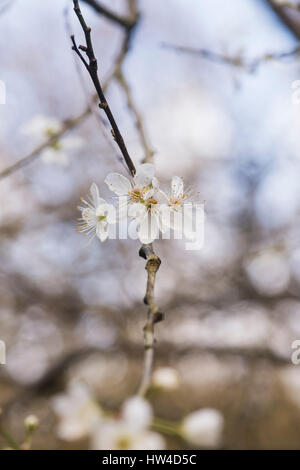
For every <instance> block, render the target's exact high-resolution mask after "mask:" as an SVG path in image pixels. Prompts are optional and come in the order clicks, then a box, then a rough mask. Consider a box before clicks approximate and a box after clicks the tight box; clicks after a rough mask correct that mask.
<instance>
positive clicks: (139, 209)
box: [105, 163, 168, 243]
mask: <svg viewBox="0 0 300 470" xmlns="http://www.w3.org/2000/svg"><path fill="white" fill-rule="evenodd" d="M154 172H155V170H154V166H153V165H152V164H150V163H144V164H142V165H140V166H139V167H138V168H137V171H136V174H135V176H134V178H132V179H128V178H126V177H125V176H123V175H120V174H119V173H110V174H109V175H107V177H106V178H105V183H106V184H107V185H108V187H109V189H110V190H111V191H113V192H114V193H115V194H116V195H117V196H123V197H124V198H125V200H124V202H122V203H121V205H120V207H119V210H120V215H121V217H123V216H129V217H130V218H131V219H134V220H135V221H136V223H137V233H138V237H139V239H140V241H141V243H151V242H152V241H153V240H155V239H156V238H158V235H159V230H163V225H162V223H161V215H160V207H161V204H166V203H167V202H168V200H167V197H166V195H165V194H164V192H163V191H161V190H160V188H159V182H158V180H157V178H155V176H154Z"/></svg>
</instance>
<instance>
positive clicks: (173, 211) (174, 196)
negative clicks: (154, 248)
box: [160, 176, 195, 238]
mask: <svg viewBox="0 0 300 470" xmlns="http://www.w3.org/2000/svg"><path fill="white" fill-rule="evenodd" d="M166 198H167V204H164V205H163V206H162V207H161V210H160V212H161V218H162V219H161V220H162V224H163V225H164V226H165V227H168V228H171V229H173V230H176V231H179V232H183V233H184V235H185V236H186V237H187V238H194V235H195V234H194V233H193V232H192V227H193V223H192V222H193V221H192V217H193V213H192V211H191V208H192V203H193V195H192V193H191V191H190V190H189V191H184V183H183V180H182V178H180V177H179V176H173V178H172V180H171V191H170V193H168V194H166ZM188 203H189V209H190V210H187V204H188Z"/></svg>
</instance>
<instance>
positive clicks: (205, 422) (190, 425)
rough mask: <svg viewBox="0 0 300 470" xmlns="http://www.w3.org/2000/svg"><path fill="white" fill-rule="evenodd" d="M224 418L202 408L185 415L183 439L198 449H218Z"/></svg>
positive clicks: (212, 410) (215, 411)
mask: <svg viewBox="0 0 300 470" xmlns="http://www.w3.org/2000/svg"><path fill="white" fill-rule="evenodd" d="M223 427H224V418H223V416H222V415H221V413H220V412H219V411H217V410H215V409H211V408H204V409H202V410H198V411H194V412H193V413H190V414H189V415H187V416H186V417H185V418H184V420H183V423H182V427H181V429H182V435H183V437H184V438H185V439H186V440H187V441H189V442H191V443H192V444H195V445H197V446H199V447H218V446H219V445H220V442H221V438H222V432H223Z"/></svg>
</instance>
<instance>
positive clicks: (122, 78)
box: [115, 67, 154, 163]
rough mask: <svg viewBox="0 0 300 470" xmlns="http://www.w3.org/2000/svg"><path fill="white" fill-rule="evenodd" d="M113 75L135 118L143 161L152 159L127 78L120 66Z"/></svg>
mask: <svg viewBox="0 0 300 470" xmlns="http://www.w3.org/2000/svg"><path fill="white" fill-rule="evenodd" d="M115 77H116V79H117V80H118V82H119V84H120V86H121V87H122V88H123V90H124V93H125V95H126V100H127V106H128V108H129V109H130V110H131V112H132V114H133V115H134V118H135V124H136V127H137V130H138V132H139V135H140V139H141V144H142V146H143V149H144V152H145V157H144V159H143V162H144V163H145V162H150V161H152V159H153V155H154V151H153V150H152V149H151V147H150V145H149V143H148V137H147V135H146V130H145V126H144V123H143V119H142V116H141V114H140V112H139V111H138V109H137V107H136V105H135V103H134V101H133V98H132V94H131V90H130V87H129V85H128V83H127V80H126V78H125V75H124V73H123V71H122V68H121V67H120V68H119V69H118V70H117V71H116V74H115Z"/></svg>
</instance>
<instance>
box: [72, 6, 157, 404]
mask: <svg viewBox="0 0 300 470" xmlns="http://www.w3.org/2000/svg"><path fill="white" fill-rule="evenodd" d="M73 3H74V11H75V13H76V15H77V18H78V20H79V22H80V24H81V27H82V29H83V32H84V35H85V41H86V45H85V46H79V47H77V44H76V42H75V38H74V36H71V39H72V42H73V50H74V51H75V52H76V53H77V55H78V56H79V58H80V59H81V61H82V63H83V64H84V66H85V68H86V69H87V71H88V73H89V75H90V77H91V79H92V81H93V83H94V86H95V88H96V91H97V94H98V97H99V99H100V107H101V108H102V109H103V110H104V111H105V113H106V116H107V118H108V120H109V122H110V124H111V126H112V129H113V137H114V138H115V140H116V142H117V144H118V145H119V148H120V150H121V152H122V155H123V157H124V160H125V162H126V164H127V166H128V169H129V171H130V173H131V174H132V175H133V176H134V174H135V171H136V170H135V167H134V164H133V162H132V160H131V158H130V156H129V154H128V151H127V148H126V145H125V143H124V140H123V137H122V136H121V133H120V131H119V128H118V126H117V124H116V121H115V119H114V117H113V115H112V113H111V110H110V108H109V105H108V103H107V101H106V99H105V96H104V94H103V91H102V87H101V84H100V80H99V77H98V66H97V60H96V58H95V54H94V50H93V45H92V40H91V29H90V28H89V27H88V26H87V25H86V23H85V20H84V18H83V16H82V13H81V10H80V7H79V3H78V0H73ZM130 4H131V6H132V8H134V7H135V8H136V0H130ZM138 17H139V15H138V13H137V10H135V21H134V22H133V23H132V26H131V27H130V28H129V30H128V31H129V32H128V34H127V35H126V39H125V41H124V44H123V48H122V51H121V53H120V56H119V62H118V61H117V63H116V70H117V77H118V80H119V81H120V77H121V78H122V68H121V63H122V62H121V59H122V57H124V55H126V53H127V51H128V50H129V47H130V41H131V37H132V31H133V28H134V27H135V26H136V24H137V19H138ZM81 51H83V52H85V54H86V56H87V58H88V61H87V60H86V58H85V57H84V56H83V54H82V53H81ZM124 83H125V88H126V90H127V91H129V89H128V88H127V83H126V81H125V80H124V76H123V81H122V84H123V86H124ZM129 97H130V94H129ZM131 104H132V103H131ZM133 109H135V107H134V106H133ZM138 119H139V120H140V121H141V119H140V117H139V116H138ZM143 135H144V134H143ZM147 158H151V156H150V153H149V152H148V155H146V160H147ZM139 254H140V256H141V257H143V258H144V259H146V260H147V263H146V270H147V276H148V280H147V289H146V295H145V298H144V302H145V303H146V304H147V305H148V307H149V308H148V315H147V322H146V325H145V327H144V339H145V341H144V346H145V358H144V369H143V376H142V380H141V384H140V387H139V391H138V393H139V394H140V395H145V393H146V392H147V390H148V388H149V386H150V384H151V372H152V364H153V355H154V341H155V340H154V325H155V323H157V322H159V321H161V320H162V319H163V314H162V313H160V312H159V311H158V307H157V306H156V304H155V301H154V285H155V278H156V273H157V271H158V268H159V266H160V263H161V261H160V259H159V258H158V256H157V255H156V254H155V253H154V251H153V247H152V244H149V245H142V248H141V249H140V252H139Z"/></svg>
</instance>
